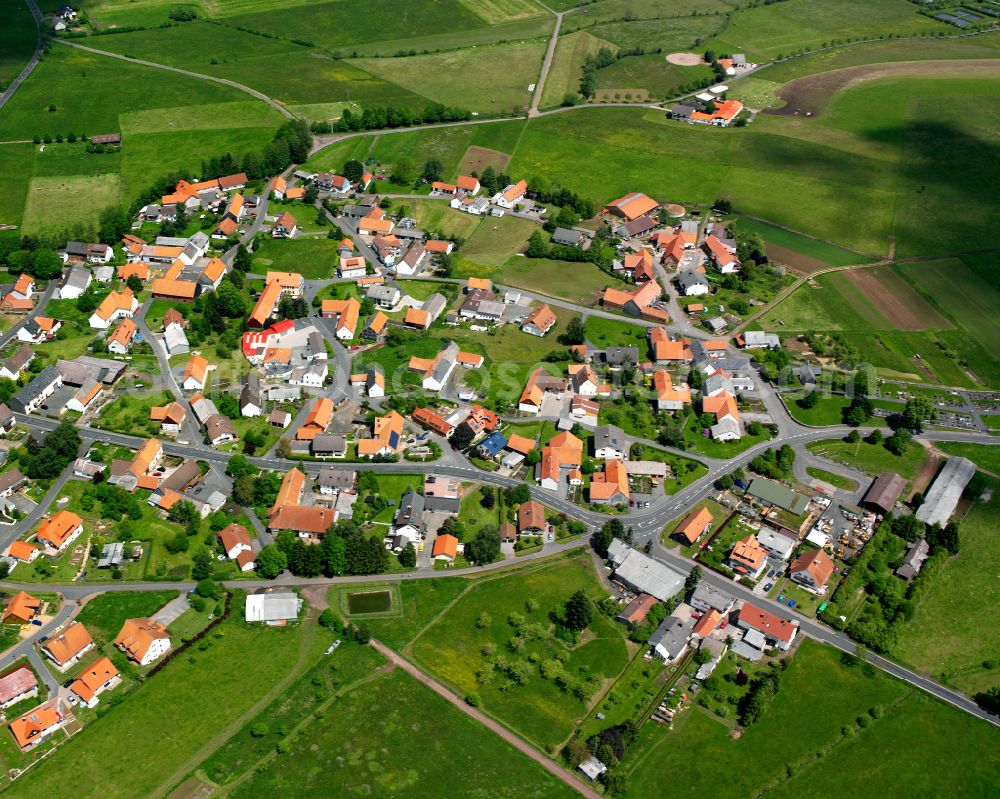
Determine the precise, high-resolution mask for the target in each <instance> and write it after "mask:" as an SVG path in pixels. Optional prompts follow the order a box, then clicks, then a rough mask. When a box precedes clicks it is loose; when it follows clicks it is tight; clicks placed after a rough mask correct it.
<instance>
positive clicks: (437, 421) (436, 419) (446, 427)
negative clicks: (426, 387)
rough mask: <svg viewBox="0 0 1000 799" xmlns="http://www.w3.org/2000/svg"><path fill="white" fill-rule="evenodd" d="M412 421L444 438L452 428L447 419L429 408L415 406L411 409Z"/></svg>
mask: <svg viewBox="0 0 1000 799" xmlns="http://www.w3.org/2000/svg"><path fill="white" fill-rule="evenodd" d="M413 421H414V422H416V423H417V424H419V425H421V426H422V427H426V428H427V429H428V430H433V431H434V432H435V433H437V434H438V435H441V436H444V437H445V438H447V437H448V436H450V435H451V433H452V430H454V427H452V425H451V423H450V422H449V421H447V420H446V419H445V418H444V417H443V416H441V415H440V414H438V413H436V412H435V411H434V410H432V409H431V408H416V409H415V410H414V411H413Z"/></svg>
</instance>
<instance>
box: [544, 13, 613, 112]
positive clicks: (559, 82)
mask: <svg viewBox="0 0 1000 799" xmlns="http://www.w3.org/2000/svg"><path fill="white" fill-rule="evenodd" d="M602 47H606V48H608V49H609V50H611V51H612V52H615V51H617V50H618V48H617V46H615V45H613V44H611V42H607V41H604V40H603V39H598V38H597V37H596V36H594V35H593V34H592V33H589V32H587V31H577V32H576V33H570V34H568V35H566V36H560V37H559V41H558V42H557V43H556V52H555V55H554V56H553V58H552V66H551V67H550V68H549V74H548V77H547V78H546V79H545V86H544V87H543V89H542V106H543V107H546V108H549V107H552V106H557V105H559V104H560V103H561V102H562V101H563V98H564V97H565V96H566V95H567V94H573V95H578V94H579V91H580V74H581V72H582V70H583V62H584V60H585V59H586V58H587V56H589V55H594V54H596V53H597V51H598V50H600V49H601V48H602Z"/></svg>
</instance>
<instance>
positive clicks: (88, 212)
mask: <svg viewBox="0 0 1000 799" xmlns="http://www.w3.org/2000/svg"><path fill="white" fill-rule="evenodd" d="M83 196H86V197H88V198H91V199H92V201H93V202H87V203H81V202H80V197H83ZM121 197H122V190H121V182H120V179H119V177H118V175H115V174H105V175H72V176H64V177H45V178H40V177H36V178H32V180H31V184H30V185H29V187H28V198H27V204H26V205H25V208H24V228H25V230H26V231H28V232H31V233H41V232H43V231H54V230H63V229H65V228H67V227H68V226H71V225H73V224H76V223H80V224H83V225H87V226H92V225H95V224H96V223H97V221H98V217H99V215H100V212H101V210H103V209H104V208H106V207H107V206H109V205H115V204H117V203H118V202H120V200H121Z"/></svg>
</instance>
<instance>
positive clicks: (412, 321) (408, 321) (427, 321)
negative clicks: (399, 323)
mask: <svg viewBox="0 0 1000 799" xmlns="http://www.w3.org/2000/svg"><path fill="white" fill-rule="evenodd" d="M403 324H404V325H406V326H407V327H418V328H420V329H421V330H426V329H427V328H429V327H430V326H431V315H430V313H429V312H427V311H424V310H422V309H420V308H413V307H412V306H411V307H410V308H407V310H406V317H405V318H404V319H403Z"/></svg>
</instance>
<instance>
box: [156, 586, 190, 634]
mask: <svg viewBox="0 0 1000 799" xmlns="http://www.w3.org/2000/svg"><path fill="white" fill-rule="evenodd" d="M190 607H191V603H190V602H188V597H187V594H181V595H180V596H179V597H177V598H176V599H171V600H170V601H169V602H168V603H167V604H166V605H164V606H163V607H162V608H160V609H159V610H158V611H156V613H154V614H153V615H152V616H151V617H150V618H151V619H152V620H153V621H155V622H158V623H159V624H162V625H163V626H164V627H168V626H170V623H171V622H174V621H176V620H177V618H178V617H179V616H180V615H181V614H182V613H183V612H184V611H185V610H187V609H188V608H190Z"/></svg>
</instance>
